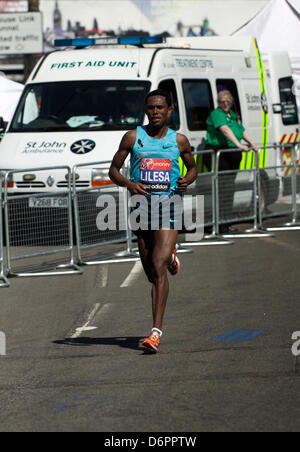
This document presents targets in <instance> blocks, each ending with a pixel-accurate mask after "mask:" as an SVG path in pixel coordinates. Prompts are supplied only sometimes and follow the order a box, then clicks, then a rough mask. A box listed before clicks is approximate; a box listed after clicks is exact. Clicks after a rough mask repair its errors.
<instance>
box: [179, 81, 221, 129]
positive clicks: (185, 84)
mask: <svg viewBox="0 0 300 452" xmlns="http://www.w3.org/2000/svg"><path fill="white" fill-rule="evenodd" d="M182 88H183V94H184V100H185V108H186V117H187V122H188V128H189V130H206V120H207V118H208V116H209V114H210V112H211V111H212V110H213V109H214V103H213V98H212V92H211V86H210V83H209V81H208V80H199V79H196V80H183V81H182Z"/></svg>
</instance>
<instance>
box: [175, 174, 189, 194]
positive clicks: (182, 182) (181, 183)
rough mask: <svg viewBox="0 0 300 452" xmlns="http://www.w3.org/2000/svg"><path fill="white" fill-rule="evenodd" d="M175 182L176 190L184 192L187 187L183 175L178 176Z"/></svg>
mask: <svg viewBox="0 0 300 452" xmlns="http://www.w3.org/2000/svg"><path fill="white" fill-rule="evenodd" d="M177 184H178V190H179V191H180V192H185V191H186V190H187V188H188V183H187V181H186V179H185V177H182V176H180V178H179V179H178V180H177Z"/></svg>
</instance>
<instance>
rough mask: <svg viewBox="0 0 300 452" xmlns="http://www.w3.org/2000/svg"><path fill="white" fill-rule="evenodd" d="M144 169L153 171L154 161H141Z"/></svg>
mask: <svg viewBox="0 0 300 452" xmlns="http://www.w3.org/2000/svg"><path fill="white" fill-rule="evenodd" d="M141 167H142V169H146V170H151V169H153V160H152V159H143V160H142V161H141Z"/></svg>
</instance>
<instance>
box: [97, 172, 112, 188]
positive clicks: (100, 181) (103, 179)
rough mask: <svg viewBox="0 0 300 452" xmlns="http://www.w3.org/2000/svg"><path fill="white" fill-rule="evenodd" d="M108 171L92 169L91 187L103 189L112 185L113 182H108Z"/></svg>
mask: <svg viewBox="0 0 300 452" xmlns="http://www.w3.org/2000/svg"><path fill="white" fill-rule="evenodd" d="M108 172H109V170H108V169H107V168H103V169H101V168H94V169H93V170H92V187H93V188H96V187H103V186H105V185H113V181H112V180H110V178H109V175H108Z"/></svg>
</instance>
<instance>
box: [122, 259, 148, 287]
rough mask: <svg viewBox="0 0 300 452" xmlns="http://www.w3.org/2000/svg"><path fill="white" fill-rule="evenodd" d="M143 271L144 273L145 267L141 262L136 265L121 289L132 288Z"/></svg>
mask: <svg viewBox="0 0 300 452" xmlns="http://www.w3.org/2000/svg"><path fill="white" fill-rule="evenodd" d="M142 271H143V265H142V262H141V261H140V260H139V261H137V262H136V263H135V264H134V266H133V267H132V269H131V271H130V273H129V275H128V276H127V278H126V279H125V280H124V281H123V282H122V284H121V286H120V287H129V286H132V285H133V284H134V283H135V281H136V280H137V279H138V277H139V275H140V273H141V272H142Z"/></svg>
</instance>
